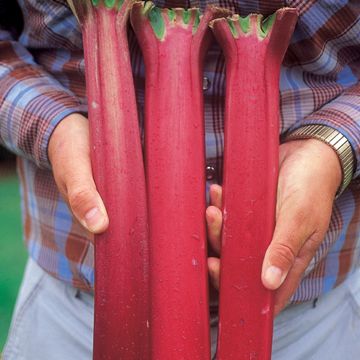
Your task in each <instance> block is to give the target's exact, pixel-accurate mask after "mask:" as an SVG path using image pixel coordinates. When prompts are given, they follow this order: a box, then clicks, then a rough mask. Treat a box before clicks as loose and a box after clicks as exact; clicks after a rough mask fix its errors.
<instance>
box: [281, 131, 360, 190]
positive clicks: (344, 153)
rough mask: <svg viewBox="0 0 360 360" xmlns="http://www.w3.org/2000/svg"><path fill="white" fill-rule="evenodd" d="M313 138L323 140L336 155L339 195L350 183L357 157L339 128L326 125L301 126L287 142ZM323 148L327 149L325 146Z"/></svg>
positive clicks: (291, 134) (290, 135) (288, 136)
mask: <svg viewBox="0 0 360 360" xmlns="http://www.w3.org/2000/svg"><path fill="white" fill-rule="evenodd" d="M311 139H314V140H317V141H319V142H321V143H322V144H324V145H325V146H326V147H327V148H328V149H330V150H331V151H332V153H333V154H335V155H336V158H337V161H338V165H339V166H340V171H341V180H340V184H339V187H338V189H337V193H336V195H337V196H339V195H340V194H341V193H342V192H343V191H344V190H345V189H346V187H347V186H348V185H349V183H350V181H351V180H352V177H353V173H354V168H355V157H354V154H353V150H352V147H351V145H350V142H349V141H348V140H347V138H346V137H345V136H344V135H343V134H341V133H340V132H339V131H338V130H336V129H333V128H331V127H328V126H325V125H306V126H303V127H300V128H298V129H296V130H294V131H292V132H291V133H290V134H288V135H287V136H286V138H285V142H288V141H294V140H311ZM323 148H324V149H325V147H324V146H323ZM324 160H325V159H324ZM324 166H325V163H324Z"/></svg>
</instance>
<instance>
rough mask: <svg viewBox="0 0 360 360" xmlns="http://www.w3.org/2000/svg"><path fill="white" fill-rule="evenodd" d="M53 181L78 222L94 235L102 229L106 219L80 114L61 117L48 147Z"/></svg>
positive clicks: (107, 220)
mask: <svg viewBox="0 0 360 360" xmlns="http://www.w3.org/2000/svg"><path fill="white" fill-rule="evenodd" d="M48 155H49V160H50V163H51V165H52V170H53V174H54V178H55V182H56V184H57V186H58V188H59V191H60V193H61V194H62V196H63V197H64V199H65V201H66V202H67V203H68V205H69V207H70V209H71V211H72V213H73V214H74V216H75V217H76V219H77V220H78V221H79V222H80V223H81V225H82V226H83V227H84V228H85V229H86V230H88V231H90V232H91V233H94V234H98V233H102V232H104V231H105V230H106V229H107V227H108V225H109V218H108V215H107V212H106V209H105V206H104V203H103V201H102V199H101V197H100V195H99V193H98V192H97V190H96V186H95V182H94V179H93V176H92V171H91V161H90V143H89V125H88V120H87V119H86V118H85V117H84V116H83V115H81V114H77V113H74V114H71V115H69V116H67V117H66V118H64V119H63V120H62V121H61V122H60V123H59V124H58V126H57V127H56V128H55V130H54V132H53V133H52V135H51V137H50V141H49V146H48Z"/></svg>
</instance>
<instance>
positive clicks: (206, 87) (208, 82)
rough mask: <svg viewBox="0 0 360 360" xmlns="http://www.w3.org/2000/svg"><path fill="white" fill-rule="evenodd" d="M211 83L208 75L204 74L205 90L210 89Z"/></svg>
mask: <svg viewBox="0 0 360 360" xmlns="http://www.w3.org/2000/svg"><path fill="white" fill-rule="evenodd" d="M210 85H211V83H210V80H209V78H208V77H206V76H204V77H203V90H204V91H206V90H207V89H209V87H210Z"/></svg>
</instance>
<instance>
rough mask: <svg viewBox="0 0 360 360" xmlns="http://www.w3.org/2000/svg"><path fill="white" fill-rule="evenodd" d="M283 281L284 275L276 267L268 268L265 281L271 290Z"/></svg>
mask: <svg viewBox="0 0 360 360" xmlns="http://www.w3.org/2000/svg"><path fill="white" fill-rule="evenodd" d="M284 280H285V274H283V272H282V270H281V269H279V268H278V267H276V266H270V267H268V268H267V270H266V272H265V281H266V282H267V284H268V287H269V288H271V289H277V288H278V287H279V286H280V285H281V284H282V283H283V282H284Z"/></svg>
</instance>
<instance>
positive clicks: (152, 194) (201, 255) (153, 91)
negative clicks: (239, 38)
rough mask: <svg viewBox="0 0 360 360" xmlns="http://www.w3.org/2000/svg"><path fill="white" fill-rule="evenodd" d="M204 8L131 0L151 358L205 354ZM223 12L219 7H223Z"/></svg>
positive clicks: (214, 11) (209, 16) (210, 13)
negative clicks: (138, 55)
mask: <svg viewBox="0 0 360 360" xmlns="http://www.w3.org/2000/svg"><path fill="white" fill-rule="evenodd" d="M218 12H219V10H218V9H215V8H209V9H208V10H207V11H206V13H205V15H204V16H203V17H202V18H201V20H200V14H199V10H198V9H189V10H184V9H159V8H156V7H154V5H153V4H152V3H150V2H147V3H145V4H143V3H135V5H134V6H133V9H132V13H131V22H132V25H133V28H134V30H135V33H136V35H137V38H138V41H139V43H140V46H141V48H142V51H143V55H144V59H145V68H146V88H145V153H146V159H145V168H146V177H147V189H148V206H149V228H150V241H149V244H150V289H151V290H150V291H151V321H150V329H151V354H152V359H156V360H169V359H176V360H179V359H189V360H196V359H209V358H210V339H209V315H208V312H209V308H208V285H207V262H206V227H205V222H204V221H205V206H206V205H205V175H204V171H205V146H204V125H203V98H202V96H203V95H202V62H203V57H204V54H205V52H206V49H207V47H208V45H209V40H210V39H211V31H209V29H208V22H209V21H210V20H212V19H213V18H214V17H215V15H216V14H217V13H218ZM222 14H224V12H222Z"/></svg>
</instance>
